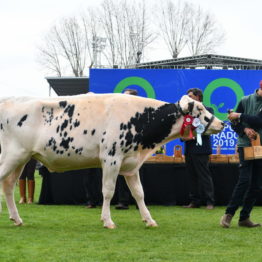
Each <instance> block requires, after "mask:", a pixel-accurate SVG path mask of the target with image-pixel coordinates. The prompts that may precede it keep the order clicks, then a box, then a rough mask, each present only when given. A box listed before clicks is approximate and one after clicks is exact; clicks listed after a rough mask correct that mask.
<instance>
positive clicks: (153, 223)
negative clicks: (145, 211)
mask: <svg viewBox="0 0 262 262" xmlns="http://www.w3.org/2000/svg"><path fill="white" fill-rule="evenodd" d="M146 226H147V227H158V224H157V223H156V222H155V221H153V222H150V223H147V224H146Z"/></svg>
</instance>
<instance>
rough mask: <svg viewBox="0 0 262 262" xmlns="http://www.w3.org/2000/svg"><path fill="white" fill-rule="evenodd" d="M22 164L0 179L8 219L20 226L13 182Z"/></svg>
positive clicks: (20, 220) (21, 222)
mask: <svg viewBox="0 0 262 262" xmlns="http://www.w3.org/2000/svg"><path fill="white" fill-rule="evenodd" d="M23 168H24V166H21V167H19V168H17V169H16V170H15V171H14V172H13V173H12V174H11V175H9V176H7V177H5V178H4V179H3V181H2V186H3V192H4V194H5V198H6V205H7V208H8V211H9V218H10V220H12V221H14V224H15V225H17V226H20V225H22V224H23V221H22V219H21V217H20V216H19V213H18V210H17V207H16V204H15V199H14V189H15V184H16V181H17V179H18V178H19V176H20V175H21V173H22V171H23Z"/></svg>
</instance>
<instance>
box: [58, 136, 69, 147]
mask: <svg viewBox="0 0 262 262" xmlns="http://www.w3.org/2000/svg"><path fill="white" fill-rule="evenodd" d="M70 142H71V141H70V137H68V138H67V139H65V138H63V139H62V141H61V143H60V144H59V145H60V146H61V147H63V148H64V149H65V150H68V149H69V143H70Z"/></svg>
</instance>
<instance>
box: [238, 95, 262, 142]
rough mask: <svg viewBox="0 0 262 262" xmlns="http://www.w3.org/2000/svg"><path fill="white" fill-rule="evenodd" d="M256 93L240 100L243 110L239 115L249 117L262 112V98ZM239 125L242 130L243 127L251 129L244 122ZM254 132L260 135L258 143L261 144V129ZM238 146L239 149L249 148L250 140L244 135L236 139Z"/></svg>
mask: <svg viewBox="0 0 262 262" xmlns="http://www.w3.org/2000/svg"><path fill="white" fill-rule="evenodd" d="M256 91H257V90H256ZM256 91H255V92H254V93H253V94H251V95H248V96H244V97H243V98H242V99H241V101H240V103H242V110H243V112H241V113H243V114H247V115H251V116H256V115H258V113H259V112H260V111H261V110H262V97H261V96H259V95H257V93H256ZM240 103H239V104H240ZM242 110H241V111H242ZM241 125H242V126H243V127H244V128H245V127H250V128H252V126H249V125H248V124H247V123H245V122H242V123H241ZM256 131H257V132H258V133H259V135H260V140H261V141H260V142H261V144H262V128H260V129H258V130H256ZM238 146H239V147H247V146H251V143H250V140H249V138H248V137H247V136H246V135H245V134H244V135H243V136H239V137H238Z"/></svg>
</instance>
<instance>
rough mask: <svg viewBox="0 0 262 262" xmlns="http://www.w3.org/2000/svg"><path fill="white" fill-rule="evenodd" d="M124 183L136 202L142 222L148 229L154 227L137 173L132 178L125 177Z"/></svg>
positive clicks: (154, 222)
mask: <svg viewBox="0 0 262 262" xmlns="http://www.w3.org/2000/svg"><path fill="white" fill-rule="evenodd" d="M125 180H126V183H127V185H128V187H129V189H130V191H131V193H132V196H133V197H134V199H135V200H136V202H137V205H138V208H139V211H140V214H141V217H142V220H143V221H144V222H146V225H147V226H149V227H156V226H157V223H156V221H155V220H154V219H153V218H152V217H151V214H150V212H149V210H148V209H147V207H146V205H145V201H144V190H143V187H142V184H141V181H140V177H139V172H137V173H136V174H134V175H132V176H125Z"/></svg>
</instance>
